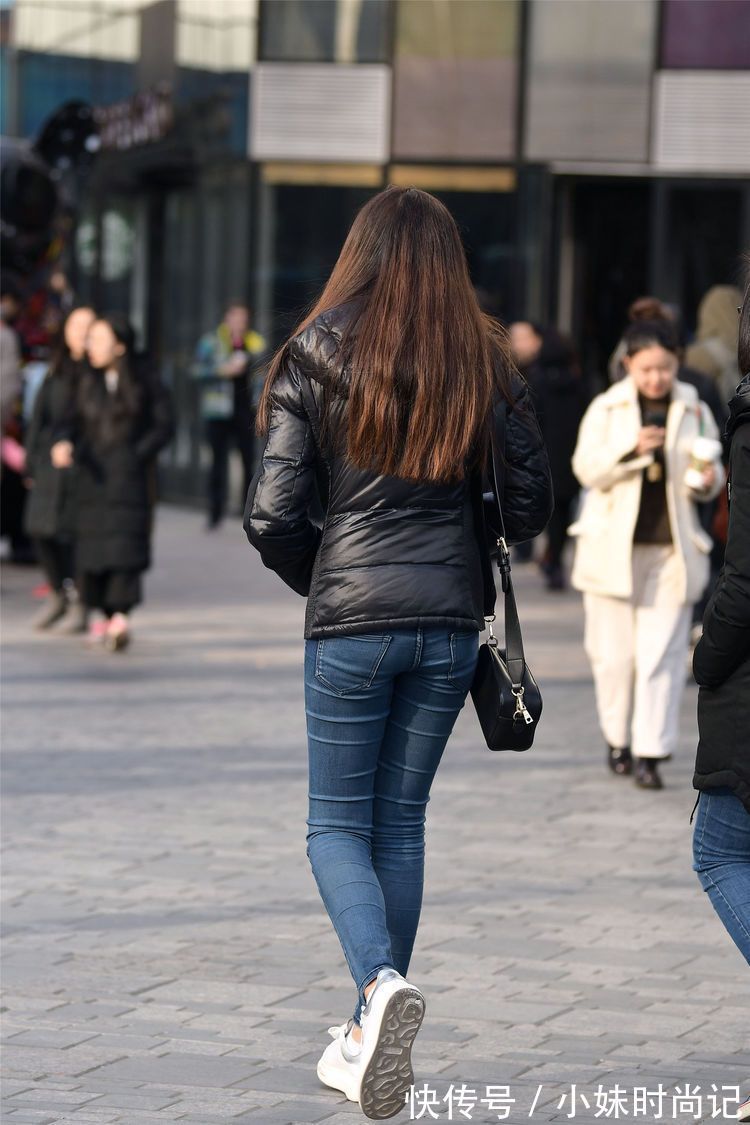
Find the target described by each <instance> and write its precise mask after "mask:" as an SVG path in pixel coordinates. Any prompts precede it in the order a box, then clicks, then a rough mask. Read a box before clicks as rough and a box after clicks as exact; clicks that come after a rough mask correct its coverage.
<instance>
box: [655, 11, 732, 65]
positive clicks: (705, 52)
mask: <svg viewBox="0 0 750 1125" xmlns="http://www.w3.org/2000/svg"><path fill="white" fill-rule="evenodd" d="M661 65H662V67H664V68H665V69H666V68H672V69H676V70H679V69H689V70H702V69H706V70H745V69H746V68H748V67H750V0H690V3H685V0H663V3H662V23H661Z"/></svg>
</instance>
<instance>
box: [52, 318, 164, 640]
mask: <svg viewBox="0 0 750 1125" xmlns="http://www.w3.org/2000/svg"><path fill="white" fill-rule="evenodd" d="M133 341H134V336H133V330H132V328H131V327H130V325H129V324H128V323H127V321H126V320H125V319H124V318H122V317H120V316H117V315H111V316H107V317H101V318H100V319H98V320H96V321H95V322H94V324H93V325H92V326H91V329H90V330H89V334H88V341H87V352H88V359H89V363H90V365H91V369H90V370H89V371H88V372H87V373H86V374H85V375H84V376H83V377H82V379H81V381H80V383H79V389H78V395H77V402H76V413H75V421H74V423H73V426H72V431H71V432H70V434H69V440H64V441H60V442H58V443H57V444H56V445H55V446H53V449H52V456H53V462H54V463H56V464H58V465H65V464H72V463H75V465H76V467H77V477H78V480H77V520H76V568H77V572H78V575H79V583H80V589H81V596H82V598H83V600H84V602H85V604H86V606H87V608H88V609H89V610H100V611H101V612H102V614H103V615H104V620H103V621H98V622H94V624H93V625H92V637H93V639H97V640H103V641H104V643H105V645H106V647H107V648H110V649H112V650H116V649H120V648H124V647H125V645H126V644H127V643H128V641H129V639H130V633H129V627H128V614H129V613H130V611H131V610H132V609H133V608H134V607H135V606H136V605H138V604H139V602H140V601H141V575H142V573H143V571H145V570H147V569H148V567H149V566H150V564H151V497H150V491H151V489H150V485H151V472H152V467H153V462H154V459H155V458H156V455H157V454H158V452H159V450H161V449H162V448H163V447H164V446H165V445H166V444H167V443H168V442H169V440H170V439H171V437H172V433H173V420H172V408H171V402H170V398H169V395H168V393H167V391H166V389H165V388H164V386H163V385H162V384H161V383H160V382H158V381H157V380H156V379H155V378H154V377H153V376H152V375H151V374H150V373H149V372H148V371H147V370H146V369H145V368H144V367H143V366H142V365H140V364H138V363H137V362H136V360H135V357H134V352H133Z"/></svg>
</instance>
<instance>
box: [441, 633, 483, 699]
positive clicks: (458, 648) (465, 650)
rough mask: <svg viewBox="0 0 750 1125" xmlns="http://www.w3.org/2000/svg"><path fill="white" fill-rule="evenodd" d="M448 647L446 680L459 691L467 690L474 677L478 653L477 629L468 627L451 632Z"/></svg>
mask: <svg viewBox="0 0 750 1125" xmlns="http://www.w3.org/2000/svg"><path fill="white" fill-rule="evenodd" d="M449 648H450V664H449V666H448V682H449V683H451V684H453V686H454V687H457V688H459V689H460V690H461V691H468V690H469V688H470V687H471V681H472V680H473V679H474V670H475V669H476V666H477V656H478V655H479V630H478V629H469V630H462V631H461V632H457V633H451V634H450V637H449Z"/></svg>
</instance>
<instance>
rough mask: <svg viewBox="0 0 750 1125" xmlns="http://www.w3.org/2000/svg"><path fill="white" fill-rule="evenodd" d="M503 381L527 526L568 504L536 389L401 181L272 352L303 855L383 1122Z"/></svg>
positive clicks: (326, 1062) (350, 1063) (264, 532)
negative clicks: (299, 744)
mask: <svg viewBox="0 0 750 1125" xmlns="http://www.w3.org/2000/svg"><path fill="white" fill-rule="evenodd" d="M500 399H504V400H505V401H506V402H507V403H508V417H507V435H506V459H507V473H506V476H507V481H506V493H505V524H506V528H507V533H508V536H509V537H510V539H511V541H517V540H523V539H528V538H531V537H533V536H534V535H537V534H538V533H539V532H540V531H541V530H542V529H543V528H544V526H545V524H546V522H547V520H548V519H549V515H550V511H551V503H552V497H551V484H550V477H549V467H548V462H547V457H546V454H545V451H544V446H543V442H542V438H541V434H540V431H539V428H538V425H537V423H536V420H535V416H534V411H533V407H532V404H531V399H530V395H529V392H528V388H527V387H526V385H525V383H524V382H523V381H522V380H520V379H519V377H518V376H517V375H516V374H515V373H514V371H513V364H512V361H511V358H510V355H509V349H508V344H507V338H506V334H505V332H504V330H503V328H502V327H501V325H500V324H499V323H498V322H497V321H494V320H493V319H492V318H491V317H489V316H488V315H486V314H484V313H482V311H481V310H480V308H479V305H478V303H477V299H476V295H475V293H474V290H473V288H472V286H471V283H470V280H469V273H468V267H467V263H466V257H465V252H464V248H463V246H462V244H461V238H460V235H459V233H458V228H457V226H456V223H455V221H454V220H453V218H452V216H451V215H450V213H449V211H448V210H447V209H446V207H445V206H444V205H443V204H442V203H441V202H439V201H438V200H437V199H436V198H435V197H434V196H431V195H430V194H428V193H427V192H424V191H420V190H417V189H416V188H401V187H389V188H387V189H386V190H385V191H383V192H381V193H379V194H378V195H376V196H375V197H374V198H372V199H371V200H369V201H368V202H367V203H366V204H365V205H364V207H363V208H362V209H361V210H360V211H359V213H358V215H357V217H356V218H355V220H354V223H353V225H352V228H351V230H350V232H349V235H348V237H347V239H346V242H345V243H344V246H343V249H342V251H341V254H340V256H339V258H338V261H337V262H336V265H335V266H334V268H333V272H332V274H331V276H330V278H329V280H328V282H327V284H326V286H325V288H324V290H323V292H322V294H321V296H320V298H319V299H318V300H317V302H316V303H315V305H314V307H313V309H312V311H311V312H310V313H309V314H308V316H307V317H305V319H304V320H303V321H302V323H301V325H299V327H298V329H297V330H296V331H295V333H294V334H293V336H292V337H291V339H290V340H288V341H287V342H286V343H285V344H284V346H283V347H282V348H281V349H280V350H279V351H278V352H277V353H276V355H275V356H274V358H273V361H272V362H271V365H270V368H269V372H268V376H267V380H266V384H265V388H264V391H263V395H262V397H261V400H260V407H259V418H258V427H259V432H260V433H263V434H265V438H266V444H265V448H264V451H263V456H262V462H261V466H260V469H259V472H258V473H257V474H256V477H255V478H254V481H253V487H252V488H251V490H250V491H249V493H248V498H247V505H246V511H245V529H246V532H247V535H248V538H249V540H250V542H251V543H252V544H253V545H254V546H255V547H257V549H258V550H259V551H260V554H261V557H262V559H263V562H264V563H265V565H266V566H269V567H271V568H272V569H273V570H275V571H276V572H277V573H278V574H279V575H280V577H282V578H283V579H284V581H285V582H286V583H287V584H288V585H290V586H291V587H292V589H294V590H296V591H297V592H298V593H300V594H302V595H303V596H305V597H307V612H306V617H305V638H306V640H305V700H306V713H307V732H308V758H309V816H308V820H307V826H308V831H307V855H308V857H309V860H310V863H311V865H312V870H313V873H314V876H315V879H316V882H317V885H318V888H319V890H320V893H321V896H322V898H323V902H324V904H325V907H326V910H327V911H328V914H329V916H330V918H331V921H332V923H333V925H334V927H335V929H336V932H337V934H338V937H339V940H340V942H341V945H342V948H343V950H344V954H345V956H346V961H347V964H348V966H349V969H350V972H351V974H352V977H353V978H354V982H355V985H356V988H357V1003H356V1007H355V1010H354V1014H353V1016H352V1017H351V1018H350V1019H349V1020H347V1021H346V1022H345V1023H344V1024H342V1025H340V1026H338V1027H332V1028H329V1032H330V1033H331V1035H332V1036H333V1038H334V1042H333V1043H330V1044H329V1045H328V1047H327V1048H326V1050H325V1051H324V1052H323V1055H322V1057H321V1059H320V1061H319V1063H318V1068H317V1073H318V1077H319V1078H320V1080H321V1081H322V1082H323V1083H325V1084H326V1085H328V1086H331V1087H333V1088H334V1089H337V1090H342V1091H344V1092H345V1093H346V1095H347V1097H348V1098H350V1099H351V1100H354V1101H359V1104H360V1106H361V1108H362V1110H363V1112H364V1113H365V1114H366V1115H367V1116H368V1117H371V1118H385V1117H391V1116H393V1115H394V1114H396V1113H398V1112H399V1111H400V1110H401V1109H403V1105H404V1097H405V1094H406V1093H407V1091H408V1090H409V1087H410V1085H411V1083H412V1081H413V1072H412V1068H411V1062H410V1054H411V1046H412V1042H413V1040H414V1037H415V1035H416V1033H417V1031H418V1029H419V1026H420V1024H421V1021H422V1018H423V1015H424V1010H425V1001H424V996H423V994H422V992H421V991H420V989H418V988H417V987H416V986H414V985H413V984H411V983H410V982H409V981H407V980H406V979H405V974H406V972H407V970H408V967H409V963H410V959H411V954H412V949H413V945H414V940H415V936H416V932H417V925H418V922H419V916H420V910H421V904H422V891H423V880H424V838H425V837H424V833H425V811H426V806H427V802H428V800H429V793H430V787H431V785H432V781H433V778H434V776H435V773H436V770H437V768H438V766H439V764H440V760H441V758H442V755H443V751H444V749H445V745H446V742H447V740H448V738H449V736H450V733H451V731H452V729H453V726H454V723H455V721H456V718H457V717H458V714H459V712H460V711H461V709H462V707H463V705H464V702H465V698H466V695H467V692H468V690H469V687H470V685H471V682H472V679H473V676H474V671H475V666H476V661H477V655H478V637H479V631H480V630H481V629H482V628H483V626H484V615H483V604H484V603H483V581H482V558H481V554H480V545H479V542H478V539H477V537H476V534H475V529H476V527H477V524H476V521H477V520H478V519H479V518H481V504H482V500H481V490H482V483H481V472H480V469H481V466H482V462H483V460H484V455H485V454H486V451H487V447H488V441H489V436H490V432H491V427H492V424H493V423H492V419H493V413H492V410H493V404H495V403H496V402H497V401H498V400H500ZM318 488H320V490H321V493H322V496H321V498H322V503H323V509H324V513H325V515H324V523H323V527H322V528H321V527H319V526H317V525H315V524H314V523H313V522H312V520H311V518H310V511H311V505H312V502H313V497H314V495H315V492H316V489H318Z"/></svg>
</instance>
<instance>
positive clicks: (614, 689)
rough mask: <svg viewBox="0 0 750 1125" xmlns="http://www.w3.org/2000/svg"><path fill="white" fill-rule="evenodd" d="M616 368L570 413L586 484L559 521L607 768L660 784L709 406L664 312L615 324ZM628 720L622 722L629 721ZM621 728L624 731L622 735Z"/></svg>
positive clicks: (695, 545) (711, 460) (688, 606)
mask: <svg viewBox="0 0 750 1125" xmlns="http://www.w3.org/2000/svg"><path fill="white" fill-rule="evenodd" d="M623 340H624V343H625V358H624V363H625V366H626V369H627V375H626V377H625V378H624V379H623V380H622V381H621V382H619V383H615V384H614V386H612V387H610V388H609V390H607V391H605V392H604V393H603V394H600V395H597V397H596V398H595V399H594V401H593V402H592V403H591V405H590V406H589V408H588V410H587V411H586V414H585V416H584V419H583V422H582V423H581V430H580V433H579V436H578V443H577V446H576V450H575V453H574V456H573V471H574V472H575V474H576V476H577V478H578V480H579V481H580V482H581V484H582V485H583V487H584V488H585V489H587V493H586V495H585V498H584V502H583V507H582V511H581V515H580V517H579V519H578V520H577V522H576V523H575V524H574V525H573V526H572V527H571V528H570V529H569V531H570V534H571V535H574V536H575V537H576V539H577V544H576V552H575V562H574V566H573V574H572V584H573V586H574V587H575V588H576V589H577V590H581V591H582V592H583V595H584V611H585V619H586V624H585V642H584V643H585V647H586V652H587V654H588V656H589V659H590V660H591V665H592V669H593V673H594V684H595V689H596V701H597V710H598V713H599V722H600V725H601V728H602V731H603V733H604V737H605V739H606V741H607V744H608V751H607V760H608V763H609V766H610V768H611V769H612V770H613V772H615V773H617V774H622V775H628V774H631V773H632V772H633V758H635V781H636V783H637V784H638V785H639V786H641V787H643V788H647V789H659V788H661V787H662V779H661V776H660V774H659V770H658V765H659V763H660V762H662V761H664V760H667V759H669V758H671V756H672V751H673V748H674V745H675V742H676V738H677V733H678V718H679V704H680V698H681V695H682V690H683V686H684V682H685V653H686V651H687V645H688V636H689V630H690V618H691V612H692V606H693V603H694V602H695V601H697V600H698V598H700V596H701V594H702V593H703V590H704V587H705V586H706V583H707V581H708V577H709V563H708V552H709V551H710V550H711V539H710V537H709V536H708V535H707V534H706V532H705V531H704V530H703V528H702V527H701V524H700V520H699V514H698V503H699V502H700V501H703V500H707V499H710V498H711V497H712V496H715V495H716V494H717V493H718V491H719V490H720V489H721V487H722V483H723V471H722V463H721V444H720V442H719V441H718V430H717V427H716V423H715V422H714V419H713V416H712V414H711V411H710V410H709V409H708V407H707V406H706V405H705V403H702V402H701V401H700V400H699V398H698V395H697V393H696V391H695V389H694V388H693V387H691V386H689V385H688V384H686V383H681V382H680V381H679V380H678V379H677V378H676V376H677V369H678V359H677V343H676V340H675V337H674V334H673V333H672V330H671V328H670V326H669V325H667V324H666V323H665V322H664V321H654V322H647V321H642V322H641V321H636V322H635V323H634V324H631V325H629V326H628V328H627V329H626V330H625V333H624V336H623ZM631 720H632V721H631ZM631 730H632V738H631Z"/></svg>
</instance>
